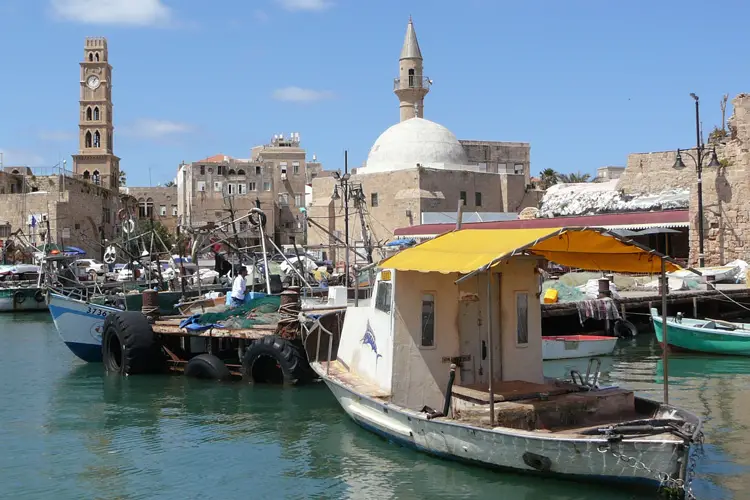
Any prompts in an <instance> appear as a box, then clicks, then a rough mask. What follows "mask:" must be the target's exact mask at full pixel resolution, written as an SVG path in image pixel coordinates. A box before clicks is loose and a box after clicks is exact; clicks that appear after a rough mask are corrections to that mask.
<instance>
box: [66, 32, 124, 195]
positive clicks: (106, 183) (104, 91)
mask: <svg viewBox="0 0 750 500" xmlns="http://www.w3.org/2000/svg"><path fill="white" fill-rule="evenodd" d="M113 130H114V127H113V126H112V66H110V65H109V62H108V56H107V39H106V38H86V44H85V46H84V49H83V61H82V62H81V99H80V114H79V117H78V142H79V144H78V154H77V155H73V172H74V173H75V174H76V175H77V176H78V177H79V178H81V179H83V180H85V181H88V182H91V183H93V184H97V185H99V186H102V187H104V188H106V189H113V190H116V189H118V187H119V186H120V159H119V158H118V157H117V156H115V155H114V153H113V143H112V132H113Z"/></svg>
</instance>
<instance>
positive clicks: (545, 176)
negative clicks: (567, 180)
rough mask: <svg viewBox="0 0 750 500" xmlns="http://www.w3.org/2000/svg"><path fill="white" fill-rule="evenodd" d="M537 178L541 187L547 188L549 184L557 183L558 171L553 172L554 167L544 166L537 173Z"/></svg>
mask: <svg viewBox="0 0 750 500" xmlns="http://www.w3.org/2000/svg"><path fill="white" fill-rule="evenodd" d="M539 180H540V181H541V188H542V189H549V187H550V186H552V185H554V184H557V180H558V173H557V172H555V169H554V168H545V169H544V170H542V171H541V173H540V174H539Z"/></svg>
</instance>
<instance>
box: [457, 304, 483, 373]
mask: <svg viewBox="0 0 750 500" xmlns="http://www.w3.org/2000/svg"><path fill="white" fill-rule="evenodd" d="M482 323H483V321H482V308H481V307H480V302H479V297H478V296H477V295H476V294H472V295H468V294H467V295H464V297H462V299H461V302H460V306H459V322H458V324H459V326H458V329H459V341H460V343H459V349H460V355H461V362H460V374H461V385H471V384H478V383H481V382H486V381H487V366H486V364H487V363H486V359H482V337H483V335H482V331H483V330H482Z"/></svg>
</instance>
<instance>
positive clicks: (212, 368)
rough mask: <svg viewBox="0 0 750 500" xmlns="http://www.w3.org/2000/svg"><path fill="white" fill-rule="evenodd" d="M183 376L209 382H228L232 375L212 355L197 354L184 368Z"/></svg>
mask: <svg viewBox="0 0 750 500" xmlns="http://www.w3.org/2000/svg"><path fill="white" fill-rule="evenodd" d="M185 376H186V377H193V378H202V379H209V380H219V381H221V380H229V379H231V378H232V374H231V373H229V368H227V365H225V364H224V362H223V361H222V360H220V359H219V358H218V357H216V356H214V355H213V354H199V355H197V356H195V357H194V358H191V359H190V361H188V362H187V365H186V366H185Z"/></svg>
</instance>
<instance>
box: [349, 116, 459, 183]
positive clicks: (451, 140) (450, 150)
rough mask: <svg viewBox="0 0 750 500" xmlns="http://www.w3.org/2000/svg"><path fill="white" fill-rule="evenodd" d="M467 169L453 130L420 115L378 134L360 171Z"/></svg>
mask: <svg viewBox="0 0 750 500" xmlns="http://www.w3.org/2000/svg"><path fill="white" fill-rule="evenodd" d="M417 163H419V164H420V165H422V166H423V167H432V168H444V169H445V168H450V169H455V168H461V167H462V166H463V167H464V168H467V167H468V168H471V167H469V166H468V165H467V164H468V163H469V160H468V158H467V157H466V152H465V151H464V148H463V147H462V146H461V143H459V142H458V139H456V136H455V135H453V132H451V131H450V130H448V129H447V128H445V127H443V126H442V125H440V124H437V123H435V122H431V121H430V120H425V119H424V118H410V119H409V120H405V121H403V122H400V123H397V124H396V125H393V126H392V127H390V128H389V129H388V130H386V131H385V132H383V133H382V134H380V137H378V140H377V141H375V144H373V146H372V149H370V154H369V155H368V156H367V164H366V165H365V168H364V169H363V170H362V173H373V172H388V171H393V170H403V169H407V168H415V167H416V166H417Z"/></svg>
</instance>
